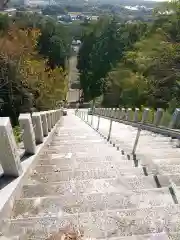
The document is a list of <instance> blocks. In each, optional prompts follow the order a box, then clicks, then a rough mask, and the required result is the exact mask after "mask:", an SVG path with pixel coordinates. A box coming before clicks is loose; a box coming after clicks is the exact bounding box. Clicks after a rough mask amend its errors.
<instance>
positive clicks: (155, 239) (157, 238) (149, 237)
mask: <svg viewBox="0 0 180 240" xmlns="http://www.w3.org/2000/svg"><path fill="white" fill-rule="evenodd" d="M108 239H109V240H169V237H168V234H167V233H165V232H162V233H154V234H145V235H136V236H128V237H127V236H125V237H118V238H115V237H114V238H108Z"/></svg>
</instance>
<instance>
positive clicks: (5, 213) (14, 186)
mask: <svg viewBox="0 0 180 240" xmlns="http://www.w3.org/2000/svg"><path fill="white" fill-rule="evenodd" d="M62 121H63V118H61V119H60V120H59V121H58V122H57V123H56V125H55V126H54V127H53V128H52V130H51V132H50V133H49V135H48V136H47V137H45V138H44V142H43V143H41V144H39V145H38V146H36V154H35V155H32V156H30V157H28V158H27V159H26V160H25V161H23V162H21V164H22V168H23V173H22V175H21V176H20V177H18V178H15V179H14V180H12V181H11V182H10V183H9V184H7V185H6V186H5V187H4V188H2V189H1V190H0V235H1V227H2V226H3V220H5V219H7V218H8V217H9V216H10V214H11V211H12V208H13V205H14V201H15V200H16V199H17V198H18V197H19V196H20V194H21V189H22V187H23V183H24V180H25V178H26V177H27V175H28V174H29V173H30V171H31V170H32V168H33V167H34V166H35V164H36V162H37V160H38V157H39V154H40V153H41V151H42V150H43V148H44V147H45V146H46V145H47V144H49V142H50V141H51V139H52V137H53V135H54V133H55V132H56V130H57V128H58V127H59V125H61V124H62Z"/></svg>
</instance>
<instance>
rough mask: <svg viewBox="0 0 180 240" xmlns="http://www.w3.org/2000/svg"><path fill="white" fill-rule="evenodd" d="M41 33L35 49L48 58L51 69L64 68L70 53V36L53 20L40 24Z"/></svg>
mask: <svg viewBox="0 0 180 240" xmlns="http://www.w3.org/2000/svg"><path fill="white" fill-rule="evenodd" d="M40 30H41V34H40V36H39V38H38V44H37V50H38V51H39V53H40V54H41V55H42V56H44V57H45V58H48V65H49V67H50V68H51V69H54V68H56V66H58V67H62V68H63V69H65V61H66V59H67V58H68V57H69V54H70V40H71V39H70V38H69V37H68V35H67V32H66V30H65V28H64V27H63V26H62V25H61V24H59V23H55V22H54V21H50V20H49V21H47V22H46V23H45V24H43V25H42V26H41V29H40Z"/></svg>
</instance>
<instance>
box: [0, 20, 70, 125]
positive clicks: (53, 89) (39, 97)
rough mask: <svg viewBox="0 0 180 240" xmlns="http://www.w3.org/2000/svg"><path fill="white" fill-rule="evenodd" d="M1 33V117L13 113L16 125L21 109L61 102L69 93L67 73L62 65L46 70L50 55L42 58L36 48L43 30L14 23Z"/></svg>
mask: <svg viewBox="0 0 180 240" xmlns="http://www.w3.org/2000/svg"><path fill="white" fill-rule="evenodd" d="M1 33H2V34H1V36H0V49H1V52H0V104H1V116H10V117H11V119H12V122H13V124H14V125H16V124H17V119H18V115H19V113H20V112H30V111H31V110H32V108H36V109H38V110H47V109H52V108H56V107H57V106H58V105H59V102H60V101H61V100H62V99H64V98H65V96H66V91H67V80H66V72H65V69H62V67H61V66H60V65H59V66H57V67H54V68H53V69H47V63H48V56H47V58H45V56H43V57H42V56H41V55H40V54H39V53H38V51H37V50H36V49H37V48H36V46H37V41H38V38H39V36H41V31H40V29H38V28H37V29H34V28H26V29H22V28H20V27H19V26H18V24H17V23H16V22H11V23H10V24H9V25H8V28H6V29H5V31H4V30H2V31H1Z"/></svg>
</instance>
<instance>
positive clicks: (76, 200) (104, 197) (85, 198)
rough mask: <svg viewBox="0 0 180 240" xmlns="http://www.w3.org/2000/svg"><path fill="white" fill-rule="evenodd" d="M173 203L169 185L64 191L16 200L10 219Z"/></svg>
mask: <svg viewBox="0 0 180 240" xmlns="http://www.w3.org/2000/svg"><path fill="white" fill-rule="evenodd" d="M167 204H173V199H172V197H171V194H170V192H169V189H168V188H161V189H150V190H136V191H135V190H134V191H126V192H121V193H106V194H102V193H94V194H91V193H88V194H79V193H78V192H77V193H75V194H73V193H71V194H69V193H68V194H67V195H63V196H58V197H55V196H51V197H44V198H40V197H37V198H28V199H27V198H22V199H19V200H17V201H16V202H15V205H14V209H13V213H12V218H28V217H33V216H34V217H42V216H49V215H51V216H52V215H53V216H54V215H55V216H56V215H57V213H59V212H60V213H63V214H75V213H83V212H87V213H89V212H95V211H103V210H107V209H108V210H112V209H118V210H119V209H131V208H145V207H151V206H152V207H154V206H163V205H167Z"/></svg>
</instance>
